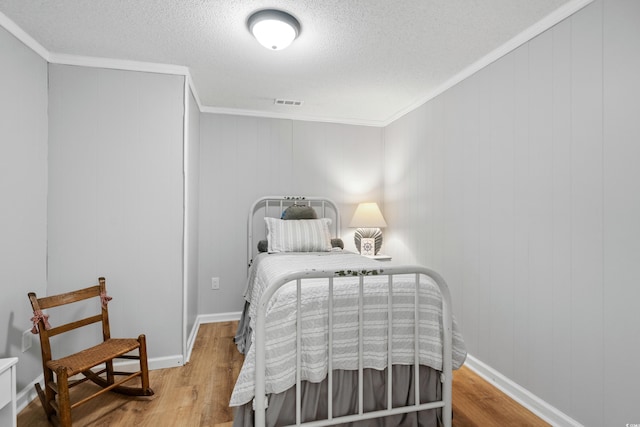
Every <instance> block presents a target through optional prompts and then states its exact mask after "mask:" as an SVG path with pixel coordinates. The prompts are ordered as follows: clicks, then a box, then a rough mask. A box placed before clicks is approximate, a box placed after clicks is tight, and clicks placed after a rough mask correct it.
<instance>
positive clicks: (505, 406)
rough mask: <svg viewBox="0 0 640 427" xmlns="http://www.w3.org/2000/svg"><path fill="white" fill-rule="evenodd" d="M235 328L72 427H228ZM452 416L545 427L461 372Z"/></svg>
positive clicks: (77, 415) (36, 420) (210, 336)
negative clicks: (147, 387) (147, 388)
mask: <svg viewBox="0 0 640 427" xmlns="http://www.w3.org/2000/svg"><path fill="white" fill-rule="evenodd" d="M236 326H237V322H221V323H210V324H203V325H201V326H200V330H199V331H198V337H197V339H196V342H195V345H194V348H193V353H192V355H191V361H190V362H189V363H188V364H186V365H185V366H183V367H177V368H170V369H159V370H155V371H151V372H150V373H149V375H150V382H151V387H152V388H153V390H154V391H155V395H154V396H152V397H147V398H127V397H124V396H120V395H118V394H114V393H107V394H106V395H103V396H101V397H98V398H96V399H94V400H92V401H90V402H89V403H87V404H85V405H82V406H80V407H78V408H77V409H75V410H74V411H73V414H72V415H73V425H74V427H80V426H135V427H145V426H149V427H151V426H153V427H162V426H167V427H178V426H184V427H231V424H232V420H233V413H232V411H231V410H230V408H229V407H228V402H229V397H230V395H231V390H232V389H233V384H234V382H235V378H236V377H237V375H238V372H239V370H240V366H241V364H242V356H241V355H240V354H239V353H238V351H237V350H236V349H235V345H234V344H233V336H234V335H235V331H236ZM94 387H95V386H94V385H92V384H87V383H85V384H82V385H80V386H78V387H77V388H76V389H74V391H75V393H76V395H78V394H82V393H83V391H84V390H87V389H90V388H94ZM453 412H454V417H453V425H454V426H455V427H467V426H469V427H473V426H482V427H485V426H547V425H548V424H546V423H545V422H543V421H542V420H540V419H539V418H537V417H536V416H535V415H533V414H532V413H531V412H529V411H527V410H526V409H524V408H523V407H521V406H520V405H518V404H517V403H515V402H514V401H512V400H511V399H509V398H508V397H507V396H506V395H504V394H502V393H501V392H500V391H498V390H497V389H495V388H494V387H492V386H491V385H490V384H488V383H487V382H486V381H484V380H483V379H481V378H480V377H478V376H477V375H475V374H474V373H473V372H472V371H470V370H469V369H467V368H464V367H463V368H462V369H460V370H458V371H456V373H455V375H454V380H453ZM48 425H49V424H48V422H47V419H46V417H45V415H44V411H43V410H42V406H40V402H39V401H38V400H37V399H36V400H35V401H33V402H31V403H30V404H29V405H28V406H27V407H26V408H25V409H24V410H23V411H22V412H20V414H18V427H39V426H48Z"/></svg>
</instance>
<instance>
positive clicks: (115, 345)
mask: <svg viewBox="0 0 640 427" xmlns="http://www.w3.org/2000/svg"><path fill="white" fill-rule="evenodd" d="M138 347H140V343H139V342H138V340H137V339H135V338H110V339H108V340H106V341H104V342H102V343H100V344H98V345H96V346H93V347H90V348H87V349H85V350H82V351H80V352H78V353H75V354H72V355H70V356H66V357H63V358H60V359H57V360H50V361H48V362H47V367H49V369H51V370H52V371H57V370H58V368H61V367H62V368H65V369H66V370H67V375H68V376H70V377H71V376H73V375H76V374H79V373H80V372H83V371H86V370H87V369H90V368H92V367H94V366H96V365H99V364H101V363H104V362H107V361H109V360H111V359H113V358H114V357H117V356H122V355H123V354H126V353H129V352H130V351H133V350H135V349H137V348H138Z"/></svg>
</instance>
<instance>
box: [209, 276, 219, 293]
mask: <svg viewBox="0 0 640 427" xmlns="http://www.w3.org/2000/svg"><path fill="white" fill-rule="evenodd" d="M211 289H213V290H214V291H217V290H218V289H220V278H219V277H212V278H211Z"/></svg>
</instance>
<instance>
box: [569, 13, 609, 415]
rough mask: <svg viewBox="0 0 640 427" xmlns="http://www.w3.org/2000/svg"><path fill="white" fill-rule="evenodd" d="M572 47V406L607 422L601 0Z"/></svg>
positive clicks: (579, 21) (576, 24) (575, 21)
mask: <svg viewBox="0 0 640 427" xmlns="http://www.w3.org/2000/svg"><path fill="white" fill-rule="evenodd" d="M571 46H572V48H571V61H572V63H571V70H572V79H571V129H572V135H571V152H572V156H571V233H572V234H571V238H572V247H571V268H572V269H571V284H572V291H573V292H574V294H575V295H576V296H577V298H574V299H573V300H572V305H571V311H572V316H573V322H572V336H571V346H572V349H573V350H574V352H573V353H572V356H573V358H572V374H573V375H572V378H571V385H572V388H573V390H572V399H573V400H572V410H573V411H575V413H576V414H580V417H579V418H578V420H579V421H583V422H585V423H587V424H590V425H605V424H606V423H605V422H604V413H603V407H602V401H603V396H602V395H601V393H602V390H603V381H604V378H603V369H602V366H603V363H604V359H603V351H604V350H603V338H602V333H603V322H602V320H603V309H602V307H603V306H602V295H603V282H602V278H603V266H602V255H603V254H602V250H603V246H602V244H603V240H602V239H603V229H602V226H603V221H602V219H603V217H602V214H603V200H602V195H603V193H602V191H603V187H602V148H603V145H602V144H603V141H602V2H595V3H593V4H591V5H590V6H589V7H586V8H585V9H583V10H582V11H581V12H580V13H578V14H576V15H575V16H573V17H572V24H571ZM585 372H589V375H585ZM585 390H597V391H598V392H597V393H596V392H592V393H585V392H584V391H585Z"/></svg>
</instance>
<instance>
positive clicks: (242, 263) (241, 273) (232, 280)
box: [198, 114, 383, 314]
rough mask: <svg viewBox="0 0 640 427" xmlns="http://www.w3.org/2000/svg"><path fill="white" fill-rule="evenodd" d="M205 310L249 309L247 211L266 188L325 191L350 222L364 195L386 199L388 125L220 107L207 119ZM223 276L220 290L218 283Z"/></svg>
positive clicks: (203, 156)
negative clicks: (214, 283)
mask: <svg viewBox="0 0 640 427" xmlns="http://www.w3.org/2000/svg"><path fill="white" fill-rule="evenodd" d="M200 124H201V129H200V138H201V141H200V142H201V148H200V170H201V178H200V279H199V284H200V298H199V310H198V311H199V313H205V314H206V313H228V312H239V311H241V310H242V306H243V299H242V292H243V290H244V286H245V280H246V272H247V265H246V262H247V259H246V258H247V256H246V241H247V240H246V239H247V214H248V210H249V208H250V207H251V204H252V202H253V201H254V200H255V199H257V198H259V197H262V196H267V195H270V196H287V195H295V196H325V197H329V198H331V199H333V200H334V201H335V202H336V203H337V204H338V205H340V207H341V209H342V224H343V231H342V237H343V240H344V242H345V248H351V249H352V250H354V249H355V248H354V244H353V230H350V229H348V228H346V227H345V225H348V222H349V221H350V220H351V216H352V215H353V212H354V210H355V207H356V205H357V203H358V202H362V201H378V202H381V201H382V191H381V190H382V169H383V158H382V129H380V128H373V127H363V126H350V125H340V124H330V123H316V122H302V121H294V120H278V119H267V118H255V117H239V116H230V115H218V114H202V116H201V119H200ZM211 277H220V290H216V291H213V290H211Z"/></svg>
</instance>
